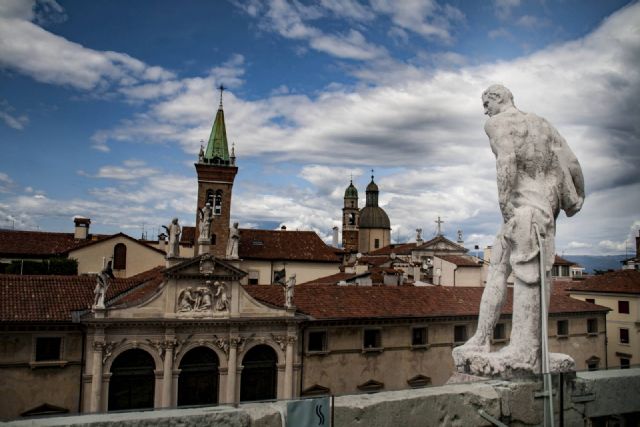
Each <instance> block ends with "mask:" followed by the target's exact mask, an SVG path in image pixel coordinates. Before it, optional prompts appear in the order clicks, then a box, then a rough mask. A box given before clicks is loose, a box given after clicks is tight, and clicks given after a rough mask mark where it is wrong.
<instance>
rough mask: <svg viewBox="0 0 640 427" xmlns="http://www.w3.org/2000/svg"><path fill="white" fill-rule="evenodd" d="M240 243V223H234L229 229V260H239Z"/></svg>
mask: <svg viewBox="0 0 640 427" xmlns="http://www.w3.org/2000/svg"><path fill="white" fill-rule="evenodd" d="M239 243H240V230H239V229H238V223H237V222H234V223H233V227H231V228H229V241H228V242H227V259H238V244H239Z"/></svg>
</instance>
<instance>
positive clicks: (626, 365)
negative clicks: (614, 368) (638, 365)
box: [620, 357, 631, 369]
mask: <svg viewBox="0 0 640 427" xmlns="http://www.w3.org/2000/svg"><path fill="white" fill-rule="evenodd" d="M629 366H631V360H629V359H627V358H626V357H621V358H620V369H629Z"/></svg>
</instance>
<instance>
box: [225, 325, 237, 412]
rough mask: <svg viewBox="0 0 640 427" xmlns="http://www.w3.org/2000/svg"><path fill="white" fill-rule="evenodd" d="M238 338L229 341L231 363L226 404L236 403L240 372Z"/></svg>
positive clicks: (229, 365)
mask: <svg viewBox="0 0 640 427" xmlns="http://www.w3.org/2000/svg"><path fill="white" fill-rule="evenodd" d="M239 341H240V339H239V338H238V337H232V338H231V339H230V340H229V363H228V371H227V399H226V403H236V374H237V371H238V361H237V360H236V359H237V357H238V343H239Z"/></svg>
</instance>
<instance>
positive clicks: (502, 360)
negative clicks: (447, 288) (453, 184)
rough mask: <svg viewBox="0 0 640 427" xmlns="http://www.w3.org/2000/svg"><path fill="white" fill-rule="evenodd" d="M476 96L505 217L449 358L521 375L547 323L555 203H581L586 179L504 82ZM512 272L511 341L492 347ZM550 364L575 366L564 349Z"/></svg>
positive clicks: (538, 358)
mask: <svg viewBox="0 0 640 427" xmlns="http://www.w3.org/2000/svg"><path fill="white" fill-rule="evenodd" d="M482 102H483V105H484V110H485V114H487V115H488V116H489V119H488V120H487V123H486V124H485V131H486V133H487V136H488V137H489V143H490V145H491V149H492V151H493V153H494V154H495V156H496V168H497V179H498V198H499V202H500V210H501V212H502V218H503V222H504V223H503V225H502V228H501V229H500V231H499V232H498V235H497V236H496V240H495V243H494V244H493V249H492V251H493V252H492V254H491V266H490V268H489V273H488V277H487V284H486V288H485V290H484V293H483V294H482V301H481V303H480V316H479V319H478V328H477V330H476V333H475V335H474V336H473V337H472V338H471V339H470V340H469V341H467V342H466V343H465V344H464V345H462V346H460V347H456V348H455V349H454V350H453V359H454V363H455V365H456V368H457V370H458V371H459V372H463V373H469V374H474V375H479V376H499V377H503V378H509V377H514V376H521V375H525V376H526V375H528V374H535V373H539V372H540V369H541V364H542V358H543V357H544V356H543V351H542V350H543V345H542V343H546V340H543V339H542V338H541V323H542V322H545V323H546V319H547V316H548V311H546V310H544V308H547V307H548V306H549V304H548V303H549V287H546V290H547V294H546V295H544V300H542V299H541V298H540V289H541V280H545V282H547V283H548V277H549V271H550V270H551V267H552V265H553V259H554V255H555V247H554V246H555V242H554V237H555V227H556V218H557V217H558V214H559V212H560V210H561V209H562V210H564V211H565V213H566V214H567V216H573V215H574V214H576V213H577V212H578V211H579V210H580V208H581V207H582V203H583V202H584V180H583V176H582V170H581V169H580V164H579V163H578V160H577V159H576V157H575V155H574V154H573V152H572V151H571V149H570V148H569V146H568V145H567V143H566V141H565V140H564V138H562V136H560V134H559V133H558V131H557V130H556V129H555V128H554V127H553V126H551V124H549V122H547V121H546V120H545V119H543V118H540V117H538V116H536V115H535V114H530V113H524V112H522V111H520V110H518V109H517V108H516V107H515V105H514V104H513V95H512V94H511V92H510V91H509V89H507V88H506V87H504V86H501V85H493V86H491V87H489V88H488V89H487V90H485V91H484V93H483V94H482ZM541 252H542V253H543V254H544V259H543V265H542V267H541V266H540V259H541V258H542V257H541V256H540V255H541ZM541 271H544V276H543V274H541ZM512 272H513V274H514V276H515V285H514V288H513V316H512V328H511V340H510V343H509V345H507V346H506V347H504V348H502V349H501V350H499V351H496V352H490V340H491V337H492V332H493V328H494V327H495V325H496V323H497V321H498V319H499V318H500V312H501V309H502V306H503V304H504V302H505V300H506V297H507V277H508V276H509V275H510V274H511V273H512ZM547 310H548V309H547ZM542 311H544V313H542ZM541 313H542V316H544V317H541ZM545 354H546V353H545ZM549 366H550V372H563V371H569V370H572V369H574V368H575V363H574V361H573V359H571V357H569V356H568V355H565V354H559V353H551V354H550V355H549Z"/></svg>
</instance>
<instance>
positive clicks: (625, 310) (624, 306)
mask: <svg viewBox="0 0 640 427" xmlns="http://www.w3.org/2000/svg"><path fill="white" fill-rule="evenodd" d="M618 313H622V314H629V301H618Z"/></svg>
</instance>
